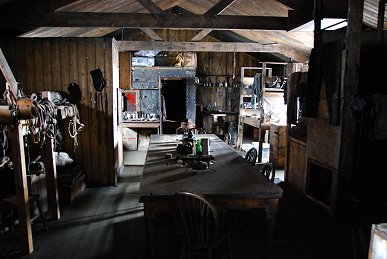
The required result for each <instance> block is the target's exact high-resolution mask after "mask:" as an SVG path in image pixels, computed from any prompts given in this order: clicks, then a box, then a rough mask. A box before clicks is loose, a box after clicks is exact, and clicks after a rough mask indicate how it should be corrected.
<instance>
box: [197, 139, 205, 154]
mask: <svg viewBox="0 0 387 259" xmlns="http://www.w3.org/2000/svg"><path fill="white" fill-rule="evenodd" d="M202 153H203V147H202V141H201V140H200V139H197V140H196V155H199V156H200V155H201V154H202Z"/></svg>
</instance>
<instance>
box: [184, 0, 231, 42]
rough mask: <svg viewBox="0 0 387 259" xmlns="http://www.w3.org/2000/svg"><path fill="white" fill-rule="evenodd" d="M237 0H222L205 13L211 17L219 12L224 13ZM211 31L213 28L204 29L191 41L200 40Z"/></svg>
mask: <svg viewBox="0 0 387 259" xmlns="http://www.w3.org/2000/svg"><path fill="white" fill-rule="evenodd" d="M234 2H235V0H221V1H219V2H218V3H217V4H215V5H214V6H213V7H212V8H211V9H210V10H208V11H207V12H206V13H205V14H204V15H205V16H207V17H208V18H209V19H211V18H215V17H216V16H217V15H218V14H220V13H222V12H223V11H224V10H225V9H227V8H228V7H229V6H230V5H231V4H232V3H234ZM210 32H211V29H204V30H202V31H201V32H199V33H198V34H196V35H195V36H194V37H193V38H192V39H191V41H200V40H201V39H203V38H204V37H206V35H207V34H209V33H210Z"/></svg>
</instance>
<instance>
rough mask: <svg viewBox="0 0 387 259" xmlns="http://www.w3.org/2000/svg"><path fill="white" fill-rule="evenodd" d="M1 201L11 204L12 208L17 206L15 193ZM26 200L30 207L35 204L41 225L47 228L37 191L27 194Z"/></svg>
mask: <svg viewBox="0 0 387 259" xmlns="http://www.w3.org/2000/svg"><path fill="white" fill-rule="evenodd" d="M3 201H5V202H7V203H9V204H10V205H12V206H13V208H12V209H15V208H17V198H16V195H14V196H11V197H8V198H4V199H3ZM28 202H29V205H30V207H31V205H33V204H35V205H36V207H37V208H38V211H39V215H38V218H39V217H40V218H41V220H42V223H43V226H44V229H45V230H48V228H47V222H46V218H45V217H44V214H43V209H42V205H41V203H40V194H38V193H31V194H29V195H28ZM33 220H34V219H33Z"/></svg>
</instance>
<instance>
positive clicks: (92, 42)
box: [0, 38, 116, 186]
mask: <svg viewBox="0 0 387 259" xmlns="http://www.w3.org/2000/svg"><path fill="white" fill-rule="evenodd" d="M0 48H1V49H2V50H3V52H4V55H5V57H6V59H7V61H8V63H9V65H10V67H11V70H12V72H13V73H14V75H15V77H16V80H17V81H19V82H20V83H23V85H24V91H25V92H26V94H27V95H30V94H32V93H37V92H40V91H43V90H55V91H63V92H67V87H68V85H69V83H71V82H74V83H77V84H78V85H79V86H80V88H81V92H82V98H81V102H80V105H79V107H78V108H79V111H80V118H81V122H82V123H83V124H84V125H85V129H84V130H83V131H82V132H81V133H80V134H79V135H78V143H79V146H78V147H77V148H76V150H75V151H74V147H73V143H74V142H73V141H72V139H71V138H70V137H69V134H68V131H67V124H66V123H65V124H64V125H63V127H62V135H63V142H62V144H63V149H62V150H64V151H66V152H68V153H69V154H70V156H71V157H72V158H74V160H75V161H76V162H77V163H79V164H81V165H82V166H83V167H84V169H85V172H86V180H87V185H88V186H106V185H115V184H116V173H115V168H114V152H113V150H114V148H115V147H114V146H113V120H112V114H113V112H112V111H113V107H112V105H113V101H112V98H113V90H112V86H113V79H112V74H113V71H112V69H113V66H112V43H111V39H92V38H88V39H58V38H55V39H54V38H53V39H50V38H45V39H9V40H7V39H1V40H0ZM96 68H100V69H101V71H102V72H103V75H104V77H105V79H106V81H107V86H106V88H105V89H104V90H103V91H102V103H103V106H104V109H102V103H101V100H100V105H99V107H98V110H97V109H96V108H97V105H96V96H95V94H96V93H97V92H96V91H95V89H94V87H93V84H92V78H91V76H90V70H93V69H96ZM0 84H1V85H5V82H4V78H3V77H0ZM106 103H107V104H108V105H109V106H111V107H106V108H105V105H106Z"/></svg>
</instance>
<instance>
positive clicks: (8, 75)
mask: <svg viewBox="0 0 387 259" xmlns="http://www.w3.org/2000/svg"><path fill="white" fill-rule="evenodd" d="M0 70H1V72H3V75H4V78H5V80H7V82H8V84H9V85H10V86H11V89H10V90H11V91H12V93H13V95H14V96H16V93H17V82H16V79H15V77H14V76H13V73H12V71H11V68H10V67H9V65H8V62H7V60H6V58H5V56H4V54H3V51H2V50H1V48H0Z"/></svg>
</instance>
